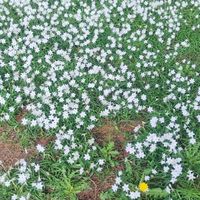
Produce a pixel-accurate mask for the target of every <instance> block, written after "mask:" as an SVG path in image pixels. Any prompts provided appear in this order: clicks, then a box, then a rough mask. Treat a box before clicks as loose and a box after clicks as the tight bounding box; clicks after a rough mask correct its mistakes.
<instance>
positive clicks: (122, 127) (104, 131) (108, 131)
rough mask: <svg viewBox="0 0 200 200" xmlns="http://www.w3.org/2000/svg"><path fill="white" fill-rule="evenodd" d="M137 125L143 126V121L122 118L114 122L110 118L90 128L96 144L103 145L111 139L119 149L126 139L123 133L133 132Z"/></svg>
mask: <svg viewBox="0 0 200 200" xmlns="http://www.w3.org/2000/svg"><path fill="white" fill-rule="evenodd" d="M138 125H140V126H143V125H144V123H143V121H139V120H135V121H134V120H124V121H121V122H119V123H118V124H116V123H114V122H112V121H110V120H104V124H103V125H102V126H99V127H95V128H94V129H92V134H93V136H94V138H95V140H96V142H97V143H98V144H100V145H104V144H106V143H107V142H109V141H113V142H114V143H115V146H116V148H117V150H119V151H120V150H121V149H123V147H124V144H125V142H126V140H127V139H126V137H125V135H124V133H125V132H133V130H134V128H135V127H137V126H138Z"/></svg>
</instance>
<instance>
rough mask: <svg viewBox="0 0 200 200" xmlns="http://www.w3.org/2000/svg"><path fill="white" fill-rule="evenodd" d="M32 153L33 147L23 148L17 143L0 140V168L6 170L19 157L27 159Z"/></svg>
mask: <svg viewBox="0 0 200 200" xmlns="http://www.w3.org/2000/svg"><path fill="white" fill-rule="evenodd" d="M34 154H35V151H34V149H28V150H24V149H22V148H21V147H20V145H19V144H14V143H11V142H8V143H5V142H4V143H2V142H0V161H1V166H0V168H3V169H5V170H7V169H9V168H10V167H13V166H14V165H15V164H16V162H17V161H19V160H20V159H27V158H28V157H30V156H33V155H34Z"/></svg>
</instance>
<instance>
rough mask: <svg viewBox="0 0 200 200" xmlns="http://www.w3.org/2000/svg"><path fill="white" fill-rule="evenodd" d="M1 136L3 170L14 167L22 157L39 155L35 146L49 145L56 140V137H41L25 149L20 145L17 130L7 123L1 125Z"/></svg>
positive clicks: (1, 166) (0, 146)
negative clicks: (33, 144)
mask: <svg viewBox="0 0 200 200" xmlns="http://www.w3.org/2000/svg"><path fill="white" fill-rule="evenodd" d="M4 135H5V136H4ZM0 136H1V138H0V169H3V170H8V169H9V168H11V167H14V165H15V164H16V163H17V162H18V161H19V160H20V159H29V158H31V157H33V156H38V155H37V150H36V147H35V146H36V145H37V144H41V145H42V146H47V145H48V144H49V143H50V142H52V141H53V140H54V137H39V138H38V139H37V140H36V141H35V146H30V147H28V148H26V149H24V148H23V147H22V146H21V145H20V141H19V138H18V137H17V134H16V132H15V130H13V128H12V127H10V126H9V125H7V124H5V125H3V126H1V127H0Z"/></svg>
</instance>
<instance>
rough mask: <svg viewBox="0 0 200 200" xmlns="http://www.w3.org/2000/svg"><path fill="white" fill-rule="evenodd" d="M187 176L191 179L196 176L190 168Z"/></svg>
mask: <svg viewBox="0 0 200 200" xmlns="http://www.w3.org/2000/svg"><path fill="white" fill-rule="evenodd" d="M187 178H188V180H189V181H193V180H194V179H195V178H196V177H195V175H194V173H193V172H192V171H191V170H189V171H188V173H187Z"/></svg>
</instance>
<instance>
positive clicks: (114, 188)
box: [112, 184, 118, 192]
mask: <svg viewBox="0 0 200 200" xmlns="http://www.w3.org/2000/svg"><path fill="white" fill-rule="evenodd" d="M112 190H113V192H116V191H117V190H118V186H117V185H116V184H115V185H113V186H112Z"/></svg>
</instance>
